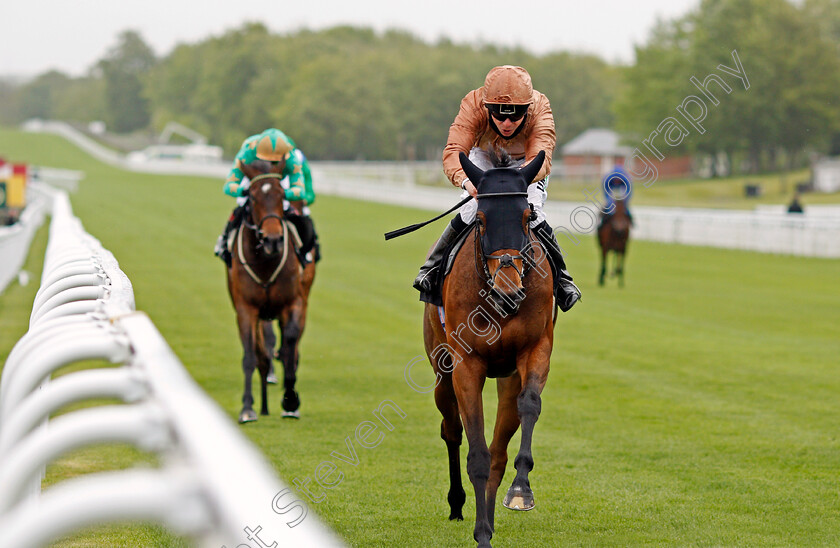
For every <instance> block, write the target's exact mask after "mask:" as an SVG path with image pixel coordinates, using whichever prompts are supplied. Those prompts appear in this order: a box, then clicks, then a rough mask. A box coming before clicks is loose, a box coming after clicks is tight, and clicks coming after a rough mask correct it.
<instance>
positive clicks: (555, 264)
mask: <svg viewBox="0 0 840 548" xmlns="http://www.w3.org/2000/svg"><path fill="white" fill-rule="evenodd" d="M534 231H535V232H536V233H537V237H538V238H539V239H540V242H541V243H542V244H543V247H544V248H545V250H546V253H548V259H549V262H550V263H551V269H552V272H553V273H554V299H555V301H556V302H557V306H559V307H560V310H562V311H563V312H566V311H568V310H569V309H570V308H572V307H573V306H574V305H575V303H576V302H578V301H579V300H580V297H581V295H580V289H578V286H576V285H575V283H574V282H573V281H572V276H571V274H569V271H568V270H566V261H565V260H564V259H563V253H562V252H561V251H560V244H558V243H557V238H556V237H555V236H554V231H553V230H552V229H551V226H550V225H549V224H548V221H543V222H542V223H540V224H539V225H537V226H536V227H535V228H534Z"/></svg>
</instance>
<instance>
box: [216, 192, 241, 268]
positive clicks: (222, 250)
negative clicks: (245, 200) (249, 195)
mask: <svg viewBox="0 0 840 548" xmlns="http://www.w3.org/2000/svg"><path fill="white" fill-rule="evenodd" d="M244 214H245V206H244V205H241V206H236V209H234V210H233V213H231V214H230V218H229V219H228V222H227V224H226V225H225V229H224V231H222V235H221V236H219V239H218V240H217V241H216V249H215V250H214V252H215V254H216V256H217V257H219V258H221V259H222V260H223V261H224V262H225V264H226V265H227V267H228V268H230V265H231V261H232V259H233V258H232V257H231V255H230V250H229V249H228V246H227V241H228V237H229V236H230V231H231V230H233V229H234V228H236V227H238V226H239V224H240V223H241V222H242V217H243V215H244Z"/></svg>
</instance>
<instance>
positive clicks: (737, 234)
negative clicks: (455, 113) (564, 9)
mask: <svg viewBox="0 0 840 548" xmlns="http://www.w3.org/2000/svg"><path fill="white" fill-rule="evenodd" d="M28 129H30V130H38V131H51V132H54V133H59V134H61V135H64V136H65V137H67V138H68V139H70V140H72V141H74V142H76V143H77V144H79V146H82V147H83V148H85V149H86V150H88V151H90V152H91V153H92V154H94V155H95V156H97V157H99V158H100V159H102V160H104V161H108V162H110V163H112V164H114V165H118V166H121V167H124V168H127V169H132V170H134V171H146V172H150V173H180V174H193V175H208V176H218V177H219V178H220V179H221V178H222V177H224V175H225V174H226V173H227V169H228V166H224V165H203V166H194V165H192V164H186V163H180V164H179V163H178V162H161V161H157V162H149V163H148V164H130V163H127V162H126V161H125V160H124V159H123V158H122V157H120V156H119V155H116V154H115V153H113V152H111V151H107V150H106V149H104V148H103V147H101V146H100V145H98V144H96V143H95V142H93V141H91V140H90V139H88V138H87V137H85V136H84V135H82V134H80V133H79V132H77V131H76V130H74V129H72V128H71V127H70V126H68V125H66V124H63V123H60V122H44V123H41V124H40V125H38V124H34V125H31V126H30V127H29V128H28ZM435 166H437V167H435ZM311 167H312V174H313V179H314V184H315V188H316V190H317V192H318V193H319V194H333V195H336V196H344V197H348V198H354V199H359V200H368V201H374V202H380V203H387V204H393V205H404V206H407V207H414V208H423V209H428V210H431V211H442V210H444V209H446V208H447V207H449V205H451V204H454V203H456V202H457V201H458V196H459V192H460V191H458V190H457V189H454V188H446V187H443V188H441V187H433V186H425V185H416V184H415V181H416V180H418V178H421V179H430V180H431V179H434V178H435V177H436V175H435V174H436V173H437V174H439V171H440V166H439V164H433V163H429V162H415V163H392V162H346V163H342V162H312V163H311ZM552 184H562V181H558V180H554V181H553V182H552ZM581 208H587V209H588V210H589V211H594V210H595V206H594V205H593V204H585V203H571V202H548V203H546V206H545V212H546V216H547V218H548V221H549V223H550V224H551V225H552V226H553V227H554V228H555V229H559V228H561V227H562V228H563V229H565V230H568V231H570V232H571V233H572V234H581V233H586V232H587V231H589V232H591V231H592V230H594V227H591V228H588V223H587V222H586V220H585V215H586V214H585V212H582V210H581ZM632 211H633V215H634V220H635V222H636V226H635V229H634V231H633V233H632V237H633V238H635V239H639V240H651V241H657V242H667V243H680V244H688V245H703V246H710V247H723V248H734V249H744V250H750V251H761V252H771V253H783V254H790V255H802V256H813V257H831V258H837V257H840V216H837V215H835V214H833V212H830V210H829V209H824V210H823V209H820V208H819V207H818V206H807V205H806V206H805V214H804V215H787V214H785V213H784V212H783V211H781V210H777V211H778V213H777V214H776V212H774V213H773V214H768V212H767V211H766V210H758V209H757V210H756V211H754V212H753V211H730V210H717V209H694V208H667V207H643V206H636V207H633V208H632ZM576 212H577V213H576ZM573 219H574V220H575V221H574V222H573ZM409 222H411V220H410V219H407V220H406V224H408V223H409ZM587 229H588V230H587ZM433 238H434V236H433V237H432V239H433ZM559 238H560V239H561V242H560V244H561V246H563V247H564V249H570V248H569V247H568V244H564V243H563V241H562V239H563V236H559Z"/></svg>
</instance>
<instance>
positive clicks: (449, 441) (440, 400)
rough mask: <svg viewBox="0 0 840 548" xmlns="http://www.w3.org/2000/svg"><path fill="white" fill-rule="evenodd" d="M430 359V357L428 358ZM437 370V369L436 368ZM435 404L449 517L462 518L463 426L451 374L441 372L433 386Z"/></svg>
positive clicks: (465, 497) (463, 499)
mask: <svg viewBox="0 0 840 548" xmlns="http://www.w3.org/2000/svg"><path fill="white" fill-rule="evenodd" d="M430 359H432V358H430ZM436 370H437V369H436ZM435 404H436V405H437V408H438V410H439V411H440V414H441V415H443V420H442V421H441V422H440V437H441V438H442V439H443V441H444V442H445V443H446V451H447V454H448V457H449V493H448V494H447V496H446V500H447V501H448V502H449V519H450V520H455V519H457V520H459V521H460V520H463V519H464V513H463V508H464V502H465V501H466V500H467V494H466V493H465V492H464V485H463V483H461V440H462V433H463V431H464V427H463V425H462V424H461V417H460V415H459V414H458V399H457V398H456V397H455V390H454V389H453V388H452V375H451V374H441V380H440V383H438V385H437V386H436V387H435Z"/></svg>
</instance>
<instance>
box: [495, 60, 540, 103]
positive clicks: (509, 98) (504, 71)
mask: <svg viewBox="0 0 840 548" xmlns="http://www.w3.org/2000/svg"><path fill="white" fill-rule="evenodd" d="M533 92H534V86H533V85H532V84H531V75H530V74H528V71H527V70H525V69H524V68H522V67H515V66H513V65H503V66H501V67H495V68H493V69H491V70H490V72H488V73H487V78H485V79H484V102H485V103H501V104H506V105H527V104H529V103H531V100H532V99H531V95H532V94H533Z"/></svg>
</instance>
